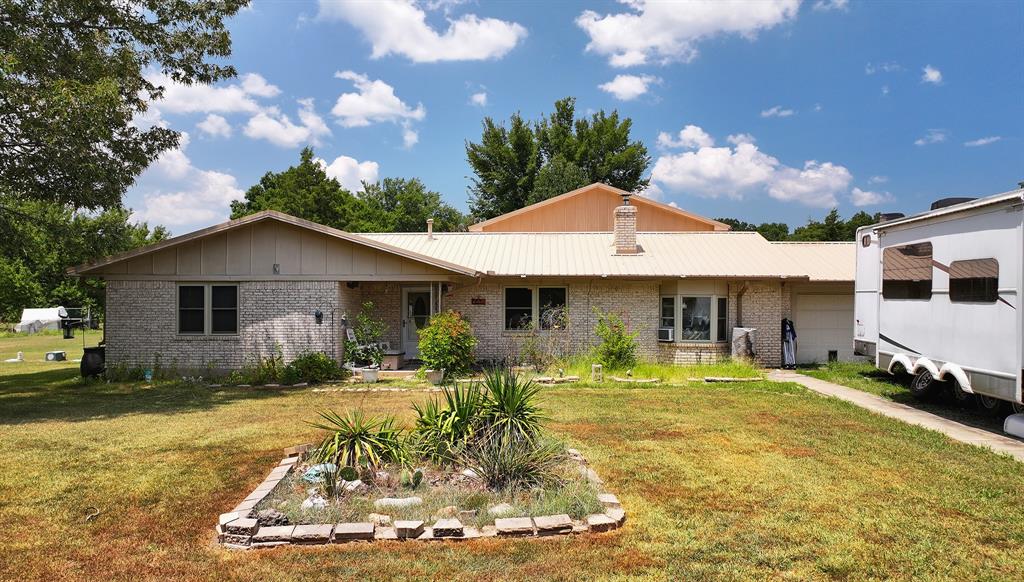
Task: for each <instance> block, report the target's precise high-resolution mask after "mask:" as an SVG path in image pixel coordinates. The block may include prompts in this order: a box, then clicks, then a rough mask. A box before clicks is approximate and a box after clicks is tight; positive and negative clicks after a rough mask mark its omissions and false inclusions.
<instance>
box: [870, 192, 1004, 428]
mask: <svg viewBox="0 0 1024 582" xmlns="http://www.w3.org/2000/svg"><path fill="white" fill-rule="evenodd" d="M1022 224H1024V188H1021V189H1017V190H1014V191H1012V192H1006V193H1004V194H997V195H995V196H989V197H987V198H979V199H976V200H971V201H968V202H963V203H960V204H955V205H952V206H947V207H944V208H938V209H936V210H932V211H930V212H925V213H922V214H918V215H915V216H910V217H906V218H898V219H895V220H890V221H888V222H882V223H879V224H875V225H872V226H866V227H863V228H860V229H858V230H857V242H858V244H857V279H856V285H855V300H854V351H855V352H856V353H857V354H859V355H863V356H869V357H873V358H874V359H875V365H876V367H878V368H879V369H881V370H886V371H888V372H889V373H900V372H909V373H910V374H913V375H914V379H913V381H912V382H911V387H910V389H911V392H913V393H914V394H915V395H916V396H920V397H923V396H928V395H930V394H931V393H933V392H935V391H936V390H938V389H939V388H941V387H942V386H949V387H950V388H951V389H952V391H953V394H954V395H955V396H957V397H958V398H961V399H963V398H968V397H969V395H970V394H976V395H977V396H978V400H979V402H980V403H981V404H982V406H983V407H986V408H989V409H993V410H994V409H997V408H999V406H1000V401H1007V402H1011V403H1013V404H1014V408H1015V409H1017V410H1018V411H1019V410H1022V409H1024V407H1022V405H1021V376H1022V373H1024V370H1022V368H1024V340H1022V336H1024V305H1022V303H1021V297H1022V288H1021V286H1022V277H1024V226H1022ZM943 383H944V384H943Z"/></svg>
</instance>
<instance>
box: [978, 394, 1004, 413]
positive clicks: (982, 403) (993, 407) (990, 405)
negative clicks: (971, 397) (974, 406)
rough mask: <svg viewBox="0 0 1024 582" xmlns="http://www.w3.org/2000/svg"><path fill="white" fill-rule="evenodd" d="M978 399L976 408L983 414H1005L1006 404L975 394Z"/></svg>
mask: <svg viewBox="0 0 1024 582" xmlns="http://www.w3.org/2000/svg"><path fill="white" fill-rule="evenodd" d="M975 396H977V397H978V408H980V409H981V410H982V412H984V413H985V414H989V415H991V416H1002V415H1003V414H1005V413H1006V408H1005V406H1006V403H1005V402H1004V401H1002V400H1000V399H998V398H992V397H991V396H985V395H984V394H976V395H975Z"/></svg>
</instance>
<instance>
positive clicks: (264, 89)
mask: <svg viewBox="0 0 1024 582" xmlns="http://www.w3.org/2000/svg"><path fill="white" fill-rule="evenodd" d="M242 90H243V91H245V92H246V93H248V94H249V95H255V96H257V97H277V96H278V95H280V94H281V90H280V89H278V88H277V86H276V85H271V84H270V83H268V82H267V80H266V79H264V78H263V77H262V76H260V75H257V74H256V73H247V74H245V75H242Z"/></svg>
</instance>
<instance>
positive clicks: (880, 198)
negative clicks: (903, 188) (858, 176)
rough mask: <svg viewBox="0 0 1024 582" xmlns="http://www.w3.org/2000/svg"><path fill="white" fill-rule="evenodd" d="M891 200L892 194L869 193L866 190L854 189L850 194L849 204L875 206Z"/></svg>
mask: <svg viewBox="0 0 1024 582" xmlns="http://www.w3.org/2000/svg"><path fill="white" fill-rule="evenodd" d="M891 200H892V194H889V193H888V192H870V191H868V190H861V189H860V188H854V189H853V190H852V191H851V192H850V202H852V203H853V205H854V206H873V205H875V204H882V203H884V202H889V201H891Z"/></svg>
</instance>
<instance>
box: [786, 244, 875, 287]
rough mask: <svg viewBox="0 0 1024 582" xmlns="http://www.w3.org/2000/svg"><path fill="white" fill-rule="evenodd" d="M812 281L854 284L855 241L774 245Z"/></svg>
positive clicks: (855, 274) (855, 270)
mask: <svg viewBox="0 0 1024 582" xmlns="http://www.w3.org/2000/svg"><path fill="white" fill-rule="evenodd" d="M770 244H771V245H772V246H773V247H775V249H776V250H777V251H781V252H782V253H783V254H785V255H787V256H788V257H789V258H790V259H791V260H792V261H793V262H794V263H796V264H797V266H798V267H799V268H800V269H801V270H802V271H803V272H804V273H806V274H807V276H808V277H810V279H811V281H853V280H854V279H856V276H857V267H856V258H855V257H856V252H857V246H856V244H855V243H852V242H774V243H770Z"/></svg>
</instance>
